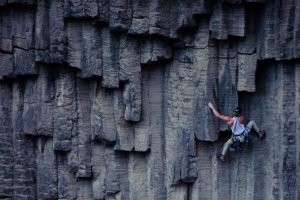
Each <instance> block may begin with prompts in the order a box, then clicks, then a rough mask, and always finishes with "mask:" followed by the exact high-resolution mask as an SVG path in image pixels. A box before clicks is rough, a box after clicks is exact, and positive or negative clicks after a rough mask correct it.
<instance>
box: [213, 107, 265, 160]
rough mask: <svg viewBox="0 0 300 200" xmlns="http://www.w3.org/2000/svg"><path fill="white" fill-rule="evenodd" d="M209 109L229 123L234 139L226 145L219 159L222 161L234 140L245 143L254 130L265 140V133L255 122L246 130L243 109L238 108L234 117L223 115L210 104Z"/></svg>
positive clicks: (248, 125) (251, 122) (234, 112)
mask: <svg viewBox="0 0 300 200" xmlns="http://www.w3.org/2000/svg"><path fill="white" fill-rule="evenodd" d="M208 107H209V108H211V109H212V111H213V113H214V115H215V116H216V117H218V118H219V119H221V120H223V121H225V122H227V124H228V125H229V127H230V128H231V131H232V137H231V138H230V139H229V140H228V141H227V142H226V143H225V144H224V147H223V151H222V154H221V155H220V157H219V159H220V160H221V161H225V155H226V152H227V150H228V148H229V147H230V145H232V144H233V143H234V140H237V141H239V142H244V139H245V138H247V137H248V135H249V133H250V131H251V129H252V128H253V129H254V131H255V132H256V133H257V134H258V137H259V138H260V139H264V137H265V132H264V131H262V132H261V131H260V128H259V127H258V126H257V125H256V123H255V122H254V121H250V122H249V123H248V124H247V126H246V128H245V126H244V116H242V115H241V112H242V109H241V108H240V107H237V108H236V109H235V110H234V111H233V117H230V116H224V115H221V114H220V113H219V112H218V111H217V110H216V109H215V108H214V106H213V105H212V104H211V103H210V102H209V103H208Z"/></svg>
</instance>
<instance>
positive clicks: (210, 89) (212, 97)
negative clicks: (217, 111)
mask: <svg viewBox="0 0 300 200" xmlns="http://www.w3.org/2000/svg"><path fill="white" fill-rule="evenodd" d="M194 45H195V47H194V50H193V54H194V63H195V69H194V72H195V73H194V80H195V87H196V88H195V100H196V101H197V102H196V103H195V111H194V116H195V119H194V129H195V135H196V137H197V139H198V140H206V141H215V140H217V138H218V136H219V129H218V128H219V127H218V119H217V118H216V117H215V116H214V115H213V113H212V112H211V110H210V109H209V108H208V102H211V103H212V104H213V105H214V106H216V108H217V106H218V97H219V91H218V48H217V47H218V46H217V43H216V41H214V40H212V39H211V38H210V36H209V18H207V17H201V19H200V20H199V28H198V29H197V31H196V34H195V41H194Z"/></svg>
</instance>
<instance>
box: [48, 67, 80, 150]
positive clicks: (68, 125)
mask: <svg viewBox="0 0 300 200" xmlns="http://www.w3.org/2000/svg"><path fill="white" fill-rule="evenodd" d="M74 77H75V76H74V73H73V72H72V71H71V70H68V69H61V70H59V71H58V74H57V79H56V85H55V89H56V91H55V106H54V133H53V140H54V141H53V149H54V150H59V151H69V150H71V137H72V135H73V133H74V132H75V128H74V119H75V117H76V116H75V109H76V104H75V103H76V93H75V80H74Z"/></svg>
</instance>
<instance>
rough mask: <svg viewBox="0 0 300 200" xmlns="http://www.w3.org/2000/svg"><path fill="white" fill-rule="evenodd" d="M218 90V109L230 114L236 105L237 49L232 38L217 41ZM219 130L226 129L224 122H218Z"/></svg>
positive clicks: (222, 112) (224, 113)
mask: <svg viewBox="0 0 300 200" xmlns="http://www.w3.org/2000/svg"><path fill="white" fill-rule="evenodd" d="M218 56H219V59H218V73H219V76H218V80H219V85H218V90H219V107H218V111H219V112H220V113H221V114H223V115H227V116H230V115H232V110H234V109H235V108H236V107H237V106H238V92H237V83H238V82H237V75H238V74H237V66H238V64H237V49H236V46H235V45H234V44H233V41H232V40H227V41H222V42H221V41H220V42H219V53H218ZM219 127H220V130H221V131H226V130H228V125H227V123H226V122H224V121H221V122H220V125H219Z"/></svg>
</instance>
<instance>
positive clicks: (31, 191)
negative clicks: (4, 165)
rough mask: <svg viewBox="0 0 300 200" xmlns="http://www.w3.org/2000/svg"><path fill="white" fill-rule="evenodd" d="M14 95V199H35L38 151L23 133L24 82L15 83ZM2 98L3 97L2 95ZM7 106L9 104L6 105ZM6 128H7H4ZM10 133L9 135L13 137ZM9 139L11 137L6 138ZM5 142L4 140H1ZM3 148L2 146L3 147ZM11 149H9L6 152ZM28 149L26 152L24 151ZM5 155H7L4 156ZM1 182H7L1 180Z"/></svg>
mask: <svg viewBox="0 0 300 200" xmlns="http://www.w3.org/2000/svg"><path fill="white" fill-rule="evenodd" d="M12 88H13V94H12V96H11V97H10V99H13V102H12V105H11V106H12V109H13V110H12V116H11V117H12V126H13V139H14V142H13V145H12V147H13V154H14V165H10V166H11V167H14V175H13V177H14V180H13V184H14V185H13V187H11V188H13V198H15V199H22V198H27V199H35V198H36V193H37V191H36V190H37V188H36V184H37V181H36V174H37V166H36V151H35V140H34V138H33V137H30V136H29V135H25V134H24V132H23V126H22V125H23V123H24V122H23V118H22V114H23V106H24V99H23V98H24V97H23V94H24V82H19V81H15V82H14V83H13V86H12ZM7 94H9V91H6V92H5V95H3V97H4V96H7ZM1 96H2V95H1ZM6 105H7V103H6ZM1 116H5V118H6V119H9V118H8V117H7V116H9V115H8V114H4V115H1ZM2 127H6V126H2ZM11 132H12V130H11V131H9V135H11ZM6 138H9V137H6ZM1 141H3V140H1ZM1 146H2V145H1ZM9 149H10V148H9V147H7V148H6V150H9ZM24 149H26V150H24ZM3 155H5V154H3ZM6 174H7V175H9V171H8V170H7V171H6ZM1 180H6V179H5V178H3V179H2V178H1Z"/></svg>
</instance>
